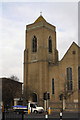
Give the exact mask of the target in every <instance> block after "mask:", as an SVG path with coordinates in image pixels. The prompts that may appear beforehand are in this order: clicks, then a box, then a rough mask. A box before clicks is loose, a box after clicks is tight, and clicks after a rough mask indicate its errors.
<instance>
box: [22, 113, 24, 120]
mask: <svg viewBox="0 0 80 120" xmlns="http://www.w3.org/2000/svg"><path fill="white" fill-rule="evenodd" d="M22 120H24V112H22Z"/></svg>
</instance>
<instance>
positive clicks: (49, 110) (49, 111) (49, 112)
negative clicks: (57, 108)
mask: <svg viewBox="0 0 80 120" xmlns="http://www.w3.org/2000/svg"><path fill="white" fill-rule="evenodd" d="M48 114H49V115H50V114H51V109H50V107H49V108H48Z"/></svg>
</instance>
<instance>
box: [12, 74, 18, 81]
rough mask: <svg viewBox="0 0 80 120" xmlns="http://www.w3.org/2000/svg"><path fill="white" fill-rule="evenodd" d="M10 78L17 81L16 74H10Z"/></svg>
mask: <svg viewBox="0 0 80 120" xmlns="http://www.w3.org/2000/svg"><path fill="white" fill-rule="evenodd" d="M10 79H12V80H15V81H19V78H18V77H17V76H16V75H11V77H10Z"/></svg>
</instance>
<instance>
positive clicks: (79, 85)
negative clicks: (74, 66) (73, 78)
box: [78, 66, 80, 90]
mask: <svg viewBox="0 0 80 120" xmlns="http://www.w3.org/2000/svg"><path fill="white" fill-rule="evenodd" d="M78 89H79V90H80V66H79V67H78Z"/></svg>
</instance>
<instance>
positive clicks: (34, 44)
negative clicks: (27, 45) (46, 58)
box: [32, 36, 37, 52]
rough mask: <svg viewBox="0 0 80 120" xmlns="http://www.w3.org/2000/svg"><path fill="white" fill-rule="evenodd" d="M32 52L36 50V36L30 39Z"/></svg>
mask: <svg viewBox="0 0 80 120" xmlns="http://www.w3.org/2000/svg"><path fill="white" fill-rule="evenodd" d="M32 52H37V38H36V36H34V37H33V39H32Z"/></svg>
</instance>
